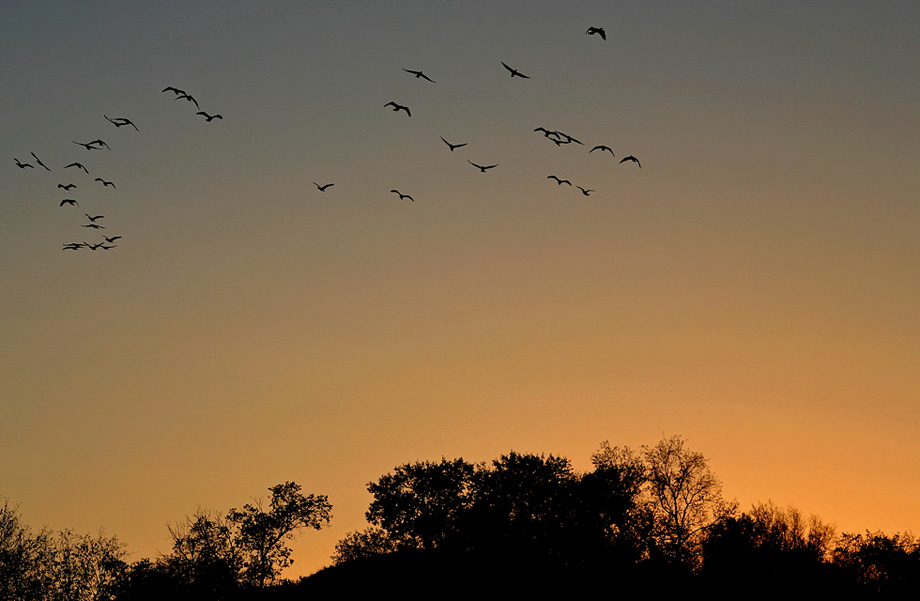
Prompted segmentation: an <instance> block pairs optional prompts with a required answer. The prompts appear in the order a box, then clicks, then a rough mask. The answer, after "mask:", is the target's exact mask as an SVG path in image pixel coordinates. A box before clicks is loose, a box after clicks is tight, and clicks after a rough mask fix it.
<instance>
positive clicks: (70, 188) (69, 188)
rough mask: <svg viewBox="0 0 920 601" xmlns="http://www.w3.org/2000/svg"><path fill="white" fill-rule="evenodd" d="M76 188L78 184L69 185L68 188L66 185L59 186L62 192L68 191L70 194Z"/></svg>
mask: <svg viewBox="0 0 920 601" xmlns="http://www.w3.org/2000/svg"><path fill="white" fill-rule="evenodd" d="M76 187H77V184H67V185H66V186H65V185H64V184H58V188H60V189H61V190H67V191H68V192H70V191H71V190H73V189H74V188H76Z"/></svg>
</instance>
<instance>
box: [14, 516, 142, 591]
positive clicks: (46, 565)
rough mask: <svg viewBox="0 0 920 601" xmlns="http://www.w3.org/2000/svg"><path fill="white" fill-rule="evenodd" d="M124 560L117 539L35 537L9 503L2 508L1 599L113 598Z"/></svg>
mask: <svg viewBox="0 0 920 601" xmlns="http://www.w3.org/2000/svg"><path fill="white" fill-rule="evenodd" d="M125 555H126V554H125V550H124V546H123V545H122V544H121V543H120V542H119V541H118V539H117V538H115V537H114V536H107V535H106V534H105V533H104V532H102V531H101V530H100V531H99V533H97V534H95V535H93V534H77V533H75V532H73V531H72V530H62V531H60V532H56V533H53V532H49V531H47V530H44V529H43V530H41V531H40V532H38V533H37V534H32V532H31V530H30V529H29V528H28V526H25V525H23V524H22V523H21V520H20V519H19V514H18V511H17V509H16V508H15V507H10V505H9V502H8V501H4V504H3V506H2V507H0V600H3V601H7V600H10V601H12V600H15V601H33V600H35V601H105V600H109V599H113V598H114V595H115V591H116V585H117V583H118V581H119V580H120V579H121V578H122V576H123V574H124V571H125V569H126V568H127V564H126V563H125V562H124V558H125Z"/></svg>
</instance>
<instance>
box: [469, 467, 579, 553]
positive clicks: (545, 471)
mask: <svg viewBox="0 0 920 601" xmlns="http://www.w3.org/2000/svg"><path fill="white" fill-rule="evenodd" d="M578 481H579V477H578V475H577V474H576V473H575V472H574V471H573V470H572V466H571V464H570V463H569V460H568V459H566V458H564V457H556V456H553V455H549V456H548V457H546V456H543V455H533V454H519V453H515V452H511V453H509V454H507V455H502V456H501V457H500V458H498V459H495V460H494V461H492V465H491V467H490V468H486V467H485V466H483V467H481V468H480V469H478V470H476V473H475V474H474V491H475V493H474V497H473V503H472V507H471V510H470V511H468V512H467V514H466V516H465V519H464V528H463V529H464V532H465V534H466V536H467V538H468V539H469V543H468V545H469V546H470V547H471V548H472V549H476V550H478V551H480V552H486V551H487V552H491V553H498V554H504V555H505V556H509V555H515V556H517V557H519V558H523V557H528V558H534V557H540V558H543V559H552V560H554V561H556V562H560V561H564V560H565V559H567V558H571V557H573V555H577V553H574V552H575V551H576V550H577V547H576V543H578V542H580V539H581V538H582V536H581V534H582V533H581V532H580V531H579V530H580V529H579V521H580V522H581V523H582V524H584V523H585V520H583V519H582V520H579V517H581V516H579V515H578V514H579V507H578V504H577V503H576V496H575V495H576V486H577V483H578Z"/></svg>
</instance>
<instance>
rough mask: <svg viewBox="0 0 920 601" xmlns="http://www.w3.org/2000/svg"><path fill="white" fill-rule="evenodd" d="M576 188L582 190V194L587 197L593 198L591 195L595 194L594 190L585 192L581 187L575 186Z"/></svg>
mask: <svg viewBox="0 0 920 601" xmlns="http://www.w3.org/2000/svg"><path fill="white" fill-rule="evenodd" d="M575 187H576V188H578V189H579V190H581V193H582V194H584V195H585V196H591V193H592V192H594V190H585V189H584V188H582V187H581V186H575Z"/></svg>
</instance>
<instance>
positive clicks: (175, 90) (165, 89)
mask: <svg viewBox="0 0 920 601" xmlns="http://www.w3.org/2000/svg"><path fill="white" fill-rule="evenodd" d="M163 91H164V92H175V93H176V96H179V95H182V94H185V90H180V89H179V88H174V87H172V86H166V87H165V88H163Z"/></svg>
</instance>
